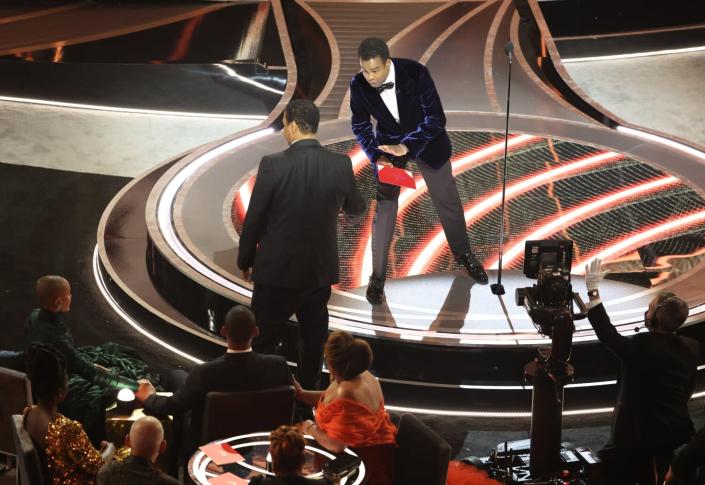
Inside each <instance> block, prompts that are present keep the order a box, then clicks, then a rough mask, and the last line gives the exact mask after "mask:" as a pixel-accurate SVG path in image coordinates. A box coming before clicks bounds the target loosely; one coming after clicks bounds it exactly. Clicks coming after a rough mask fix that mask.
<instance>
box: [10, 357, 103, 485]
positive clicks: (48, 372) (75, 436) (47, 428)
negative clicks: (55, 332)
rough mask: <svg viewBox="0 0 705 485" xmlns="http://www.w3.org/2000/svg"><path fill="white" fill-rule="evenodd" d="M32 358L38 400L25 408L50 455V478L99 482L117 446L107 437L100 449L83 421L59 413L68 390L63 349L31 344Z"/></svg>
mask: <svg viewBox="0 0 705 485" xmlns="http://www.w3.org/2000/svg"><path fill="white" fill-rule="evenodd" d="M28 362H29V369H28V373H29V380H30V381H31V383H32V391H33V393H34V395H35V397H36V399H37V404H36V405H34V406H32V407H28V408H27V409H25V410H24V413H23V414H24V427H25V429H26V430H27V432H28V433H29V435H30V437H31V438H32V441H33V442H34V444H35V446H36V447H37V448H38V449H39V450H40V457H41V456H43V455H45V457H46V463H45V464H46V469H47V470H48V478H49V481H50V482H51V483H52V484H54V485H69V484H89V485H90V484H93V483H96V476H97V474H98V470H100V467H101V466H103V465H104V464H105V462H106V461H108V460H110V459H112V456H113V454H114V453H115V446H114V445H113V444H112V443H107V442H105V441H104V442H102V443H101V449H100V451H98V450H97V449H95V448H94V447H93V445H91V442H90V440H89V439H88V436H86V433H85V432H84V431H83V427H82V426H81V423H79V422H78V421H73V420H71V419H68V418H67V417H65V416H63V415H62V414H60V413H59V403H60V402H61V401H63V400H64V398H65V397H66V394H67V393H68V374H67V372H66V363H65V361H64V358H63V356H62V354H61V353H60V352H58V351H57V350H56V349H54V348H53V347H51V346H49V345H41V344H35V345H32V346H31V347H30V348H29V351H28ZM42 451H43V452H44V453H41V452H42Z"/></svg>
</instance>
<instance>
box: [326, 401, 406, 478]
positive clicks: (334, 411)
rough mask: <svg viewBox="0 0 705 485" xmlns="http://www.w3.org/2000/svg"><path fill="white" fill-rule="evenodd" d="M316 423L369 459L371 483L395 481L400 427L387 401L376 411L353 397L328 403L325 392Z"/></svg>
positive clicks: (367, 472) (364, 458)
mask: <svg viewBox="0 0 705 485" xmlns="http://www.w3.org/2000/svg"><path fill="white" fill-rule="evenodd" d="M316 426H318V428H320V429H322V430H323V431H325V433H326V434H327V435H328V436H330V437H331V438H334V439H337V440H339V441H343V442H344V443H346V444H347V445H348V446H350V447H351V448H353V449H354V450H355V452H356V453H357V454H358V455H359V456H360V458H362V461H363V462H364V463H365V470H366V476H367V477H368V479H369V481H368V482H367V483H369V484H370V485H392V484H393V483H394V450H395V448H396V446H397V441H396V435H397V428H396V426H394V425H393V424H392V422H391V420H390V419H389V414H387V411H386V410H385V409H384V402H382V403H381V404H380V406H379V409H378V410H377V412H372V410H371V409H370V408H369V407H367V406H366V405H365V404H363V403H361V402H358V401H354V400H352V399H336V400H335V401H331V402H330V403H328V404H326V403H324V402H323V397H322V396H321V399H320V400H319V401H318V405H317V406H316Z"/></svg>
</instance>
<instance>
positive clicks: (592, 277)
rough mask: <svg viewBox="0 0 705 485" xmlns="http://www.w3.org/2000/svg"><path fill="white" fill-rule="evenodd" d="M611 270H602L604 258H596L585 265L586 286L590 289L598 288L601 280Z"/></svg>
mask: <svg viewBox="0 0 705 485" xmlns="http://www.w3.org/2000/svg"><path fill="white" fill-rule="evenodd" d="M608 273H609V270H605V271H602V260H601V259H600V258H595V259H593V260H592V262H591V263H590V264H588V265H585V286H587V289H588V291H591V290H597V289H598V288H599V286H600V282H601V281H602V280H603V279H604V277H605V275H606V274H608Z"/></svg>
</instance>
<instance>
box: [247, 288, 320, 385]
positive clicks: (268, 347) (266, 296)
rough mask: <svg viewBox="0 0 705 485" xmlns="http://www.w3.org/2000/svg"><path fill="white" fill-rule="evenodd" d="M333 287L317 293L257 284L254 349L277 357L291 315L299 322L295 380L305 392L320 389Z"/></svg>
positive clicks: (254, 310)
mask: <svg viewBox="0 0 705 485" xmlns="http://www.w3.org/2000/svg"><path fill="white" fill-rule="evenodd" d="M329 298H330V285H326V286H323V287H320V288H314V289H298V288H282V287H277V286H270V285H263V284H260V283H255V287H254V290H253V292H252V311H253V312H254V314H255V318H256V319H257V325H258V326H259V332H260V334H259V337H258V338H257V339H255V342H254V349H255V350H256V351H257V352H260V353H263V354H272V353H274V349H275V346H276V345H277V342H278V341H279V338H280V337H281V336H282V335H283V331H284V325H286V322H287V321H288V320H289V318H290V317H291V315H296V319H297V320H298V322H299V331H298V333H299V335H298V361H297V368H296V378H297V380H298V381H299V382H300V383H301V385H302V386H303V387H304V388H305V389H318V386H319V380H320V377H321V365H322V364H323V344H325V341H326V337H327V336H328V299H329Z"/></svg>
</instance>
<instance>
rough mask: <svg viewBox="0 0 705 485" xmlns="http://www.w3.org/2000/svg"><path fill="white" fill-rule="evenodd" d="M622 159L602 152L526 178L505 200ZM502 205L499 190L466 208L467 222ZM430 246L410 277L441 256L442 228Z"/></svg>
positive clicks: (511, 187) (509, 189)
mask: <svg viewBox="0 0 705 485" xmlns="http://www.w3.org/2000/svg"><path fill="white" fill-rule="evenodd" d="M621 158H623V156H622V155H621V154H619V153H616V152H602V153H600V154H598V155H592V156H589V157H586V158H583V159H580V160H576V161H573V162H570V163H566V164H564V165H561V166H560V167H556V168H551V169H549V170H545V171H543V172H541V173H539V174H537V175H532V176H530V177H526V178H525V179H523V180H520V181H518V182H514V183H512V184H510V185H508V186H507V191H506V200H507V201H509V200H512V199H513V198H515V197H517V196H519V195H521V194H524V193H526V192H528V191H530V190H533V189H535V188H536V187H539V186H541V185H543V184H544V183H546V182H553V181H555V180H560V179H563V178H567V177H569V176H572V175H574V174H575V173H578V172H582V171H584V170H588V169H591V168H593V167H594V166H598V165H601V164H604V163H610V162H613V161H616V160H618V159H621ZM501 202H502V191H501V190H497V191H495V192H494V193H492V194H490V195H489V196H487V197H485V198H483V199H482V200H481V201H480V202H478V203H476V204H473V205H471V206H470V207H467V208H466V209H465V222H466V224H468V225H470V224H472V223H473V222H475V221H477V220H478V219H480V218H482V217H484V216H486V215H488V214H490V213H491V212H492V211H493V210H495V209H497V208H498V207H499V206H500V204H501ZM428 241H429V242H428V243H427V245H426V246H425V247H424V248H423V249H422V250H421V251H420V252H418V253H417V254H418V255H415V256H416V257H415V261H414V264H413V265H412V266H411V268H410V269H409V271H408V273H407V276H412V275H416V274H422V273H424V272H425V271H426V270H427V269H428V267H429V266H430V265H431V263H432V262H433V261H434V260H435V258H436V257H438V256H439V255H440V253H441V250H442V249H443V246H444V245H445V242H446V240H445V234H444V233H443V230H442V229H437V230H436V232H435V233H434V235H433V236H431V237H430V238H429V239H428Z"/></svg>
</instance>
